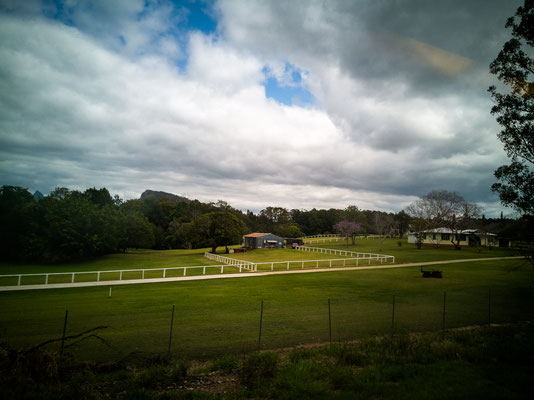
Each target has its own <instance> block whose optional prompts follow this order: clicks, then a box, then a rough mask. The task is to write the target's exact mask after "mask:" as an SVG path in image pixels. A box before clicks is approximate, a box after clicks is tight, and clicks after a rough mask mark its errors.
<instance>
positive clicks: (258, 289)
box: [0, 239, 533, 360]
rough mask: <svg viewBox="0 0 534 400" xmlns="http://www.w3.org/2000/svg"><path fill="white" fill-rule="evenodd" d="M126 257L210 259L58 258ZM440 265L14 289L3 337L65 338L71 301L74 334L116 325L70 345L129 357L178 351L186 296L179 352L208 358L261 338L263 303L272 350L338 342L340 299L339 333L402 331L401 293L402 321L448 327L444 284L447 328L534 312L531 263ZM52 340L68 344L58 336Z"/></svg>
mask: <svg viewBox="0 0 534 400" xmlns="http://www.w3.org/2000/svg"><path fill="white" fill-rule="evenodd" d="M377 245H378V243H371V239H369V243H368V244H366V246H367V247H366V248H365V250H364V244H363V243H361V242H358V244H357V246H355V250H357V251H369V252H376V251H377V250H378V249H377V248H376V246H377ZM338 248H344V246H338ZM267 251H268V250H265V251H258V252H251V253H249V254H248V255H247V256H250V255H253V254H254V253H255V254H256V255H257V257H258V258H261V257H266V255H265V254H264V252H267ZM287 252H292V253H291V254H295V257H297V254H299V255H304V256H306V257H308V256H310V255H314V256H319V255H320V254H317V253H304V252H297V251H294V250H284V251H281V252H280V254H279V256H280V257H287V256H288V253H287ZM382 252H383V253H385V254H392V255H395V256H396V257H398V258H400V260H398V261H402V262H407V261H412V262H416V261H426V260H439V259H454V258H470V257H471V258H473V257H489V256H490V255H494V256H504V255H509V254H510V253H509V252H507V251H505V250H502V249H500V250H499V249H494V250H491V251H490V250H483V251H482V252H480V253H479V252H477V251H476V250H471V249H463V250H461V251H455V250H452V249H431V248H425V249H422V250H417V249H415V248H412V247H411V246H408V245H406V244H405V243H404V244H403V245H402V246H401V247H399V246H397V244H396V241H394V240H393V241H385V244H384V249H383V251H382ZM271 254H275V253H271ZM122 257H124V258H125V260H128V262H129V263H130V264H128V262H126V261H125V264H127V265H124V267H127V268H131V266H132V265H134V264H135V265H139V267H140V268H141V267H142V268H147V267H148V266H150V265H153V266H154V267H156V266H158V267H159V266H161V264H166V265H176V264H179V263H183V262H197V263H199V264H207V262H206V261H207V260H206V259H204V258H203V257H202V253H201V252H198V250H197V251H196V252H195V251H190V252H187V251H185V252H181V251H172V252H152V251H150V252H148V251H147V252H139V253H137V254H126V255H114V256H110V257H106V258H104V259H102V260H96V261H93V262H88V263H84V264H76V265H70V266H65V265H62V266H60V267H58V268H60V269H64V268H66V269H71V268H72V267H77V268H79V269H80V270H83V268H95V267H96V266H98V267H101V269H102V270H105V269H108V266H109V265H110V261H112V260H113V261H114V262H115V264H114V265H113V268H117V267H118V266H119V263H120V259H121V258H122ZM329 257H331V256H329ZM143 258H144V261H142V259H143ZM185 260H187V261H185ZM172 263H174V264H172ZM190 265H191V264H190ZM4 268H14V266H4ZM24 268H28V269H29V268H33V267H32V266H26V267H24ZM41 268H47V269H50V268H52V267H50V266H49V267H41ZM53 268H55V267H53ZM120 268H123V266H121V267H120ZM439 269H440V270H443V272H444V278H443V279H422V278H421V275H420V272H419V269H418V268H417V267H410V268H402V269H394V270H366V271H343V272H324V273H317V274H303V275H283V276H282V275H280V276H268V277H250V278H243V279H223V280H208V281H191V282H175V283H172V282H169V283H158V284H142V285H127V286H117V287H114V288H113V293H112V297H111V298H109V297H108V291H109V289H108V287H92V288H76V289H47V290H38V291H25V292H3V293H0V304H1V307H0V341H3V342H6V343H8V344H10V345H13V346H23V347H27V346H32V345H35V344H38V343H40V342H44V341H45V340H48V339H52V338H58V337H60V336H61V333H62V329H63V318H64V315H65V310H67V309H68V310H69V321H68V330H67V334H69V333H70V334H74V333H77V332H81V331H84V330H87V329H90V328H93V327H96V326H100V325H106V326H109V328H107V329H105V330H102V331H101V332H100V333H99V335H100V336H101V337H102V338H103V339H105V343H102V342H100V341H98V340H96V339H94V338H90V339H88V340H86V341H83V342H81V343H79V344H76V345H75V346H73V347H70V348H69V349H68V351H69V352H71V353H72V354H74V355H75V356H76V357H79V358H81V359H92V360H117V359H121V358H122V357H125V356H127V355H128V354H130V353H132V352H140V353H143V354H155V353H160V354H161V353H165V352H166V350H167V346H168V340H169V329H170V319H171V309H172V305H173V304H174V305H175V306H176V313H175V319H174V321H175V323H174V333H173V353H174V354H182V355H187V356H191V357H199V358H204V357H211V356H215V355H219V354H224V353H228V352H242V351H250V350H253V349H255V348H257V345H258V326H259V317H260V304H261V301H264V319H263V332H262V348H277V347H284V346H292V345H296V344H303V343H316V342H324V341H328V340H329V325H328V299H331V323H332V339H333V340H335V341H345V340H352V339H356V338H360V337H363V336H367V335H369V334H383V333H389V332H391V328H392V326H391V325H392V308H393V307H392V301H393V296H395V323H394V329H395V330H396V331H428V330H438V329H441V327H442V323H443V296H444V295H443V293H444V291H446V314H445V324H446V327H447V328H452V327H459V326H466V325H477V324H485V323H487V322H488V314H489V318H490V319H491V321H492V322H505V321H518V320H528V319H531V317H532V310H533V307H532V267H531V265H530V264H528V263H526V262H524V261H522V260H507V261H481V262H474V263H468V264H448V265H440V266H439ZM10 272H11V271H10ZM490 288H491V292H489V289H490ZM49 348H50V349H52V350H54V349H57V348H58V344H57V343H56V344H52V345H50V346H49Z"/></svg>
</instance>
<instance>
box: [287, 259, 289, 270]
mask: <svg viewBox="0 0 534 400" xmlns="http://www.w3.org/2000/svg"><path fill="white" fill-rule="evenodd" d="M287 270H288V271H289V261H288V262H287Z"/></svg>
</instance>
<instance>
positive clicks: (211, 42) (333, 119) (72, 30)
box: [0, 0, 521, 215]
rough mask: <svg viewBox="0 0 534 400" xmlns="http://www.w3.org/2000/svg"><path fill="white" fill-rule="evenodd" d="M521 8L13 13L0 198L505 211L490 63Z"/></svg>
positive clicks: (417, 0)
mask: <svg viewBox="0 0 534 400" xmlns="http://www.w3.org/2000/svg"><path fill="white" fill-rule="evenodd" d="M519 5H521V1H519V0H506V1H504V0H432V1H428V0H403V1H399V0H339V1H313V0H309V1H304V0H302V1H285V0H279V1H275V0H272V1H265V0H258V1H252V0H243V1H238V0H220V1H199V0H197V1H194V0H181V1H164V0H161V1H144V0H94V1H89V0H87V1H85V0H66V1H63V2H61V1H51V0H49V1H44V0H43V1H39V0H24V1H19V0H0V184H2V185H17V186H23V187H26V188H28V189H29V190H30V191H32V192H33V191H35V190H40V191H41V192H43V193H45V194H47V193H48V192H50V190H52V189H53V188H55V187H58V186H64V187H68V188H71V189H80V190H84V189H86V188H88V187H93V186H95V187H97V188H98V187H107V188H108V189H109V190H110V192H111V193H113V194H119V195H120V196H121V197H123V198H124V199H130V198H137V197H139V195H140V194H141V193H142V192H143V191H144V190H145V189H153V190H163V191H168V192H172V193H176V194H179V195H183V196H187V197H189V198H197V199H199V200H202V201H217V200H218V199H222V200H225V201H227V202H229V203H230V204H231V205H233V206H234V207H237V208H240V209H244V210H245V209H251V210H254V211H258V210H261V209H262V208H264V207H266V206H282V207H287V208H300V209H310V208H313V207H316V208H330V207H336V208H344V207H346V206H347V205H349V204H353V205H357V206H358V207H360V208H364V209H380V210H385V211H399V210H401V209H403V208H404V207H405V206H406V205H408V204H409V203H411V202H412V201H413V200H415V199H416V198H418V197H419V196H422V195H425V194H426V193H428V192H429V191H431V190H433V189H445V190H450V191H457V192H458V193H460V194H462V195H464V197H465V198H466V199H467V200H470V201H475V202H479V203H480V204H482V205H483V206H484V208H485V211H486V215H497V214H498V213H499V212H500V210H501V207H500V206H499V202H498V198H497V196H496V195H495V194H493V193H492V192H491V190H490V186H491V184H492V183H493V182H494V178H493V171H494V170H495V169H496V168H497V167H498V166H500V165H502V164H504V163H506V162H507V158H506V155H505V153H504V151H503V149H502V145H501V144H500V142H499V141H498V140H497V138H496V134H497V132H498V130H499V127H498V125H497V124H496V122H495V120H494V118H493V117H492V116H491V115H490V112H489V111H490V108H491V104H492V103H491V100H490V97H489V94H488V93H487V88H488V86H489V85H491V84H494V83H495V82H496V80H495V77H494V76H492V75H490V74H489V72H488V65H489V63H490V62H491V61H492V60H493V59H494V58H495V56H496V55H497V53H498V52H499V50H500V49H501V48H502V45H503V43H504V42H505V41H506V40H507V38H508V37H509V32H507V30H506V29H505V28H504V24H505V21H506V19H507V17H509V16H511V15H512V14H513V13H514V12H515V10H516V8H517V7H518V6H519ZM505 213H508V214H511V213H512V212H511V210H506V211H505Z"/></svg>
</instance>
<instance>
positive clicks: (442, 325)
mask: <svg viewBox="0 0 534 400" xmlns="http://www.w3.org/2000/svg"><path fill="white" fill-rule="evenodd" d="M446 301H447V292H446V291H443V321H442V324H441V329H443V330H445V304H446Z"/></svg>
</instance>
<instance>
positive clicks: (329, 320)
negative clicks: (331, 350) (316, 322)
mask: <svg viewBox="0 0 534 400" xmlns="http://www.w3.org/2000/svg"><path fill="white" fill-rule="evenodd" d="M328 337H329V338H330V344H332V317H331V314H330V299H328Z"/></svg>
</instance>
